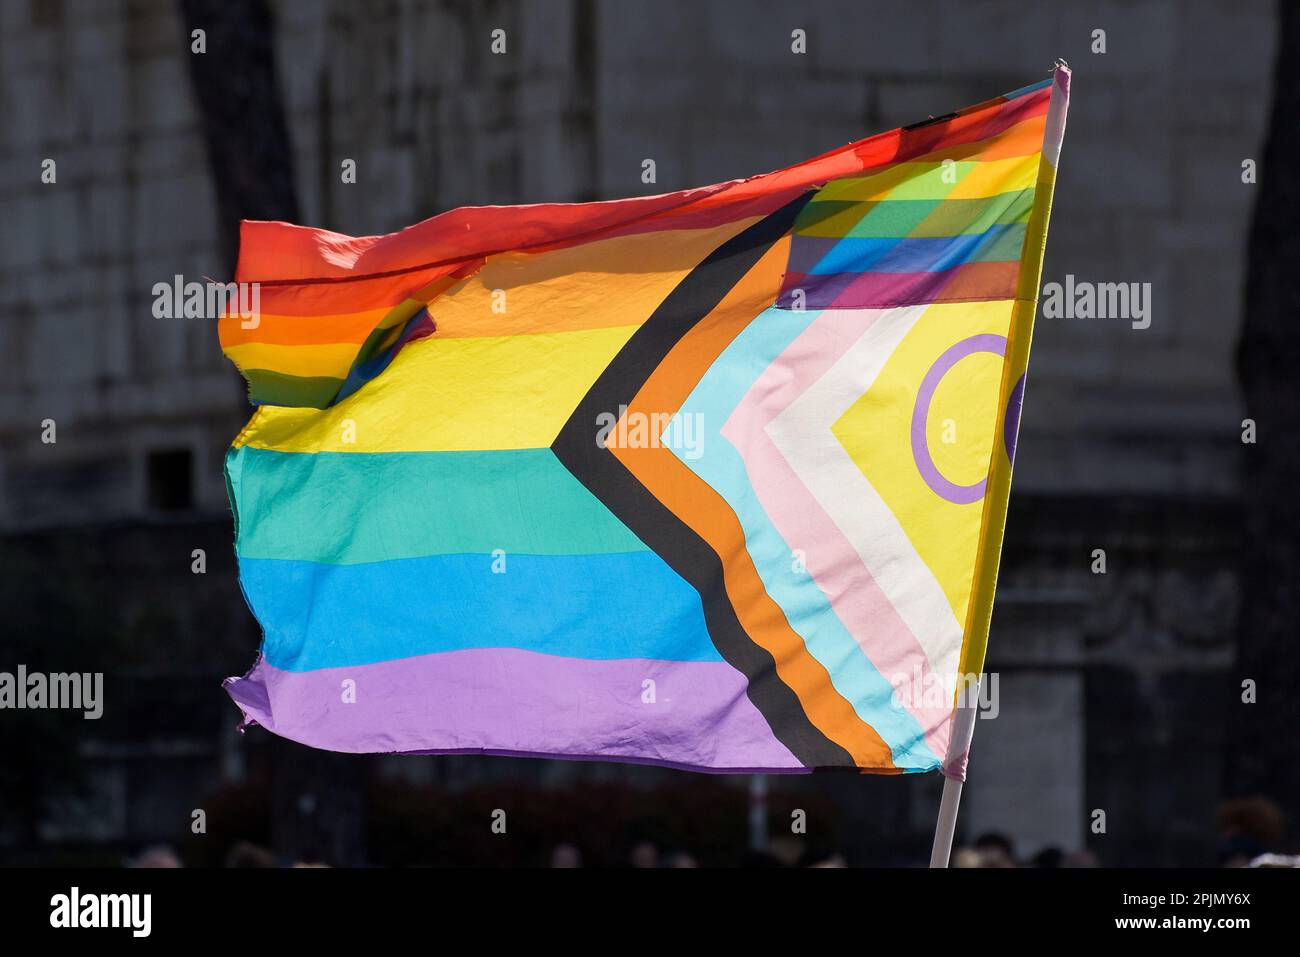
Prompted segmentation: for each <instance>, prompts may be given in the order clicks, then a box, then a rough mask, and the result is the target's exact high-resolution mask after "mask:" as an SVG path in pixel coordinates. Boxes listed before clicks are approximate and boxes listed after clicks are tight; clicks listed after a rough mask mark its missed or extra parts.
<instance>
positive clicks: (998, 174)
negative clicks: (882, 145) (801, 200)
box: [817, 153, 1039, 202]
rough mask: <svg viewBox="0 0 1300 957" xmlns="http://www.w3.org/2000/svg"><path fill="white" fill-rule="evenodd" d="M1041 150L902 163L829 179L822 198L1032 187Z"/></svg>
mask: <svg viewBox="0 0 1300 957" xmlns="http://www.w3.org/2000/svg"><path fill="white" fill-rule="evenodd" d="M1038 156H1039V154H1038V153H1032V154H1030V155H1028V156H1013V157H1011V158H1009V159H997V160H981V161H978V162H976V161H971V160H960V161H956V162H954V163H952V164H950V165H948V166H945V165H944V164H943V163H942V162H938V163H934V162H923V163H900V164H899V165H898V166H891V167H890V168H889V169H886V170H883V171H882V172H879V173H876V174H874V175H872V176H864V177H854V178H849V179H840V180H835V181H834V182H830V183H827V184H826V185H825V186H824V187H823V188H822V189H821V191H820V192H819V193H818V194H817V199H818V201H819V202H820V201H823V200H840V201H849V200H852V201H855V202H866V201H879V200H886V199H984V198H985V197H988V196H996V195H998V194H999V193H1009V192H1013V191H1017V190H1022V189H1028V188H1030V187H1031V186H1033V185H1034V182H1035V180H1036V179H1037V177H1038Z"/></svg>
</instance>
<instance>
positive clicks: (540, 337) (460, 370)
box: [239, 325, 636, 452]
mask: <svg viewBox="0 0 1300 957" xmlns="http://www.w3.org/2000/svg"><path fill="white" fill-rule="evenodd" d="M635 331H636V327H635V326H631V325H629V326H621V327H617V328H612V329H586V330H581V331H577V332H557V333H540V334H537V335H531V336H500V337H495V336H494V337H476V338H470V339H439V338H438V337H437V336H434V337H432V338H429V339H422V340H418V341H416V342H414V343H412V344H411V345H409V346H407V347H406V348H405V349H403V350H402V351H401V352H399V353H398V354H397V358H395V359H394V360H393V364H392V365H391V366H389V368H388V369H387V370H385V371H384V373H383V374H382V375H380V376H378V377H377V378H375V379H374V380H373V381H371V382H369V383H367V384H366V385H365V386H364V387H363V388H362V389H360V390H359V391H358V392H356V393H354V394H353V395H351V396H349V397H348V398H346V399H344V400H343V401H342V402H340V403H339V404H338V405H337V406H334V407H332V408H329V409H323V410H322V409H290V408H280V407H271V406H263V407H262V408H261V410H260V412H259V414H258V415H257V416H255V417H254V419H253V421H252V422H250V423H249V424H248V427H247V428H246V429H245V431H244V433H243V434H242V435H241V436H240V440H241V441H240V442H239V444H247V445H251V446H253V447H255V448H265V449H278V450H280V451H284V452H432V451H444V450H445V451H455V450H486V449H530V448H545V447H547V446H549V445H550V444H551V443H552V442H553V441H554V440H555V436H556V435H557V434H558V433H559V431H560V427H561V426H562V425H563V424H564V422H565V420H567V419H568V417H569V416H570V415H571V414H572V413H573V410H574V409H575V408H576V407H577V405H578V402H579V401H580V400H581V399H582V397H583V395H585V394H586V392H587V390H588V389H589V388H591V385H592V383H593V382H595V380H596V377H597V376H599V375H600V373H601V372H602V371H603V370H604V369H605V367H606V366H607V365H608V364H609V363H610V361H611V360H612V359H613V358H614V356H615V355H616V354H617V353H618V351H619V350H620V349H621V348H622V347H623V345H624V343H626V342H627V340H628V339H630V338H631V337H632V334H633V333H634V332H635ZM611 411H617V410H611ZM596 428H597V426H596V423H594V422H593V423H592V426H591V432H592V442H593V443H594V442H595V441H596V439H595V436H596ZM593 447H594V446H593Z"/></svg>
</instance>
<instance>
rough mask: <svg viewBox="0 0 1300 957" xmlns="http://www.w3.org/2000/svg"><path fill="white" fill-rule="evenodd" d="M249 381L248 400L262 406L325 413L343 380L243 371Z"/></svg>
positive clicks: (255, 370)
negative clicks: (285, 407)
mask: <svg viewBox="0 0 1300 957" xmlns="http://www.w3.org/2000/svg"><path fill="white" fill-rule="evenodd" d="M240 372H242V373H243V376H244V378H245V379H247V380H248V397H249V398H250V399H251V400H252V401H253V402H256V403H257V404H258V405H283V406H289V407H292V408H311V409H323V408H325V407H326V406H327V405H329V404H330V402H331V401H332V400H333V399H334V396H336V395H337V394H338V391H339V388H340V387H341V386H342V385H343V380H342V379H337V378H334V377H333V376H296V375H286V374H285V373H283V372H272V371H271V370H269V369H241V370H240Z"/></svg>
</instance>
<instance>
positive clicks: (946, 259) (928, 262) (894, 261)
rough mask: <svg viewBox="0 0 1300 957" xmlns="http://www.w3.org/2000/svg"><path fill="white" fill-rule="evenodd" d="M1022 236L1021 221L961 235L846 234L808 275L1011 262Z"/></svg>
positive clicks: (936, 269)
mask: <svg viewBox="0 0 1300 957" xmlns="http://www.w3.org/2000/svg"><path fill="white" fill-rule="evenodd" d="M1024 235H1025V226H1024V224H1023V223H1009V224H1006V225H1000V226H993V227H992V228H990V229H989V230H987V231H986V232H982V233H969V234H965V235H961V236H938V237H935V236H922V237H909V238H906V239H878V238H876V237H866V236H850V237H847V238H845V239H841V240H840V241H839V242H837V243H836V244H835V245H834V246H833V247H832V248H831V250H830V251H829V252H828V253H827V254H826V255H825V256H823V257H822V259H821V260H820V261H818V263H817V265H816V266H815V267H813V271H812V275H814V276H834V275H838V274H840V273H855V272H856V273H861V272H884V273H917V272H942V271H943V270H945V269H952V268H953V267H955V266H960V265H962V264H963V263H966V262H1013V261H1015V260H1016V259H1019V258H1020V244H1021V241H1022V240H1023V239H1024ZM1013 250H1014V251H1013ZM999 257H1000V258H999Z"/></svg>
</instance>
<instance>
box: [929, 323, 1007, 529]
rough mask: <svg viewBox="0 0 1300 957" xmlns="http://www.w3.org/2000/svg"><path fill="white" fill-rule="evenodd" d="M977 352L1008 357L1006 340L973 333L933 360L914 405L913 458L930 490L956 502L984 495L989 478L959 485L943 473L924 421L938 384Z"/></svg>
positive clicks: (993, 335) (964, 503)
mask: <svg viewBox="0 0 1300 957" xmlns="http://www.w3.org/2000/svg"><path fill="white" fill-rule="evenodd" d="M977 352H991V353H993V354H994V355H996V356H1005V355H1006V352H1007V340H1006V339H1005V338H1004V337H1003V336H999V335H995V334H993V333H991V332H986V333H982V334H981V335H978V336H971V337H970V338H969V339H963V340H962V341H961V342H959V343H957V344H956V345H954V346H952V347H950V348H949V349H948V351H947V352H945V353H944V354H943V355H941V356H939V358H938V359H936V360H934V365H932V366H930V371H929V372H927V373H926V374H925V378H923V379H922V380H921V388H920V389H919V390H917V393H916V405H915V406H914V407H913V408H912V458H913V459H914V460H915V461H916V468H917V471H919V472H920V473H921V478H923V479H925V484H926V485H928V486H930V490H931V491H933V492H934V493H935V494H936V495H938V496H940V497H941V498H945V499H947V500H948V501H950V502H952V503H953V504H954V505H971V504H973V503H975V502H978V501H979V500H980V499H982V498H983V497H984V486H985V485H986V484H987V482H988V479H987V478H982V479H980V480H979V481H978V482H976V483H975V484H974V485H958V484H956V483H955V482H949V481H948V480H947V479H946V478H944V477H943V475H942V474H940V472H939V469H938V467H937V466H936V465H935V464H934V459H933V458H931V457H930V444H929V442H928V441H927V439H926V435H925V422H926V419H927V418H929V416H930V402H931V401H932V400H933V399H934V392H935V390H936V389H937V388H939V383H940V382H941V381H943V377H944V376H945V375H947V374H948V370H950V369H951V368H952V367H953V366H955V365H956V364H957V363H958V362H960V361H961V360H962V359H965V358H966V357H967V356H972V355H975V354H976V353H977Z"/></svg>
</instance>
